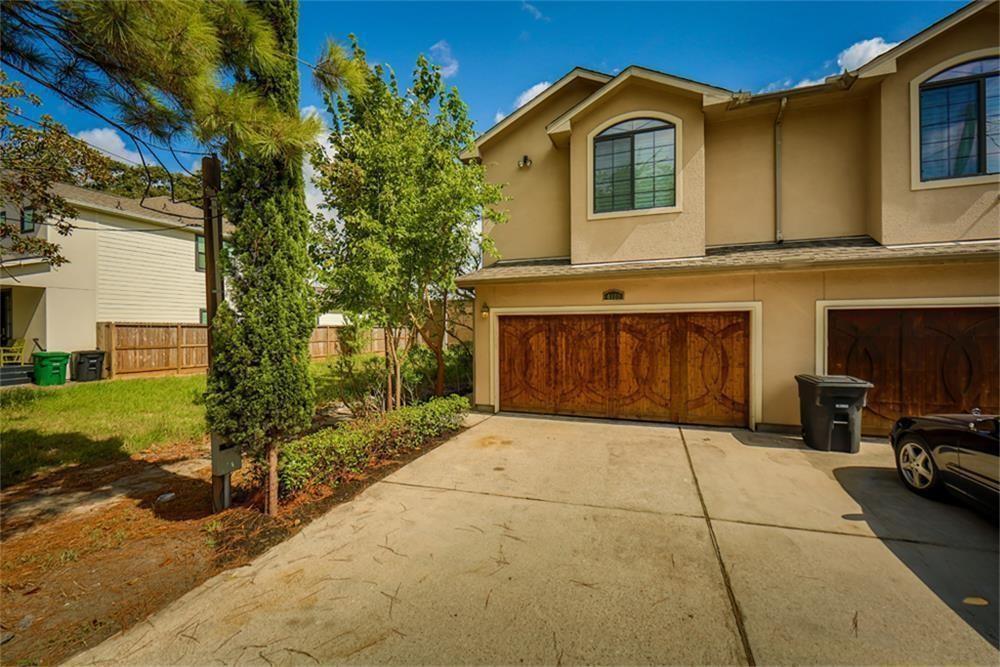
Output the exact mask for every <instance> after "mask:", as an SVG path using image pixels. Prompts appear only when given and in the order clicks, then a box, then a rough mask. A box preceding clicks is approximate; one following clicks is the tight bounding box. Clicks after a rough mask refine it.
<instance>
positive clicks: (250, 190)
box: [207, 0, 316, 514]
mask: <svg viewBox="0 0 1000 667" xmlns="http://www.w3.org/2000/svg"><path fill="white" fill-rule="evenodd" d="M254 6H255V8H256V9H257V11H258V12H259V13H260V15H261V16H263V17H265V18H266V20H267V21H268V22H269V23H270V24H271V25H272V26H273V28H274V34H275V37H276V40H277V48H278V50H279V51H280V52H281V53H284V54H288V55H294V54H295V53H296V52H297V37H296V34H297V26H298V7H297V4H296V3H295V2H294V0H270V1H268V2H261V3H259V4H256V3H255V5H254ZM278 63H279V64H278V65H277V66H270V65H269V66H268V67H266V68H256V67H251V68H249V70H248V72H247V76H245V77H243V78H241V80H240V82H239V85H241V86H243V87H245V88H246V89H248V90H251V91H253V93H254V94H255V95H257V96H259V97H260V99H263V100H266V101H267V102H268V103H269V104H271V105H273V107H274V108H275V109H276V110H278V111H279V112H280V113H283V114H294V113H296V112H297V109H298V99H299V77H298V70H297V66H296V62H295V59H294V58H291V57H290V58H286V59H283V60H279V61H278ZM302 157H303V154H302V153H301V152H299V153H294V152H291V153H278V154H273V155H271V154H266V155H262V154H260V153H256V154H248V155H239V156H236V157H234V158H232V159H230V161H229V168H228V169H227V170H226V173H225V180H224V183H223V203H224V211H225V213H226V215H227V217H228V219H229V221H230V222H232V223H234V224H235V232H234V234H233V236H232V239H231V250H230V254H229V260H228V262H229V265H228V267H227V270H226V278H227V279H226V288H227V302H226V303H224V304H222V306H221V307H220V309H219V312H218V314H217V315H216V318H215V321H214V327H213V333H214V336H215V341H216V342H217V349H218V353H217V355H216V357H215V359H214V366H213V372H212V376H211V378H210V379H209V392H208V400H207V405H208V419H209V423H210V424H211V425H212V428H213V430H214V431H216V432H218V433H221V434H223V435H225V436H226V437H228V438H229V439H230V440H231V441H232V442H235V443H238V444H239V445H241V446H242V447H243V448H244V450H246V451H249V452H251V453H253V454H255V455H257V456H258V457H260V458H263V459H264V460H265V461H266V465H267V470H268V484H267V490H268V492H267V511H268V513H270V514H274V513H276V512H277V509H278V476H277V471H278V468H277V464H278V447H279V441H280V440H281V439H282V438H285V437H287V436H289V435H291V434H294V433H295V432H297V431H299V430H301V429H302V428H303V427H305V426H307V425H308V424H309V423H310V419H311V417H312V414H313V408H314V405H313V401H314V387H313V382H312V379H311V376H310V374H309V337H310V335H311V334H312V331H313V328H314V327H315V326H316V309H315V303H314V302H315V293H314V290H313V288H312V286H311V285H310V283H309V278H310V276H311V275H312V273H313V272H312V264H311V262H310V259H309V254H308V246H307V244H308V241H309V235H310V229H309V225H310V216H309V212H308V209H307V208H306V204H305V191H304V183H303V178H302Z"/></svg>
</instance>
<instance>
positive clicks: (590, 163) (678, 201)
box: [587, 110, 684, 220]
mask: <svg viewBox="0 0 1000 667" xmlns="http://www.w3.org/2000/svg"><path fill="white" fill-rule="evenodd" d="M632 118H655V119H657V120H665V121H667V122H668V123H671V124H672V125H673V126H674V205H673V206H661V207H659V208H644V209H640V210H633V211H608V212H607V213H595V212H594V138H595V137H597V135H598V134H600V133H601V132H603V131H604V130H606V129H608V128H609V127H611V126H612V125H617V124H618V123H621V122H623V121H626V120H630V119H632ZM683 137H684V121H682V120H681V119H680V118H679V117H677V116H675V115H673V114H670V113H666V112H664V111H648V110H647V111H627V112H625V113H623V114H619V115H617V116H615V117H614V118H609V119H608V120H606V121H604V122H603V123H601V124H600V125H598V126H597V127H595V128H594V129H593V130H591V131H590V133H589V134H588V135H587V220H608V219H613V218H633V217H635V216H639V215H663V214H664V213H680V212H681V211H683V210H684V209H683V193H684V188H683V183H684V179H683V178H682V174H681V172H682V169H681V158H682V156H683V155H684V151H683V141H684V139H683Z"/></svg>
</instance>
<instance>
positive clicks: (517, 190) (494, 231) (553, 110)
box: [479, 79, 599, 264]
mask: <svg viewBox="0 0 1000 667" xmlns="http://www.w3.org/2000/svg"><path fill="white" fill-rule="evenodd" d="M598 87H599V84H598V83H596V82H594V81H590V80H587V79H577V80H576V81H574V82H572V83H570V84H567V85H566V86H565V87H564V88H563V89H562V90H559V91H558V92H556V93H555V94H553V95H552V96H551V97H549V98H548V99H546V100H544V101H543V102H542V103H540V104H539V105H538V106H537V107H535V108H533V109H531V110H530V111H529V112H528V114H527V115H525V116H524V117H523V118H521V119H520V120H519V121H518V122H517V123H516V124H515V125H513V126H512V127H511V128H509V129H508V130H506V131H505V132H504V133H503V134H501V135H498V137H497V139H496V140H494V141H490V142H487V143H485V144H483V145H482V146H480V148H479V151H480V156H481V157H482V161H483V164H484V165H485V166H486V169H487V176H488V178H489V180H490V181H491V182H493V183H501V184H503V185H504V191H505V193H506V194H507V195H509V196H510V197H511V199H510V200H509V201H508V202H506V203H505V204H504V206H503V208H505V209H506V211H507V215H508V218H509V219H508V221H507V222H506V223H505V224H503V225H491V224H489V223H487V225H486V227H485V229H486V231H487V232H488V233H489V234H490V235H491V236H492V237H493V240H494V242H495V243H496V246H497V249H498V250H499V251H500V256H501V258H502V259H524V258H534V257H568V256H569V203H570V195H569V150H568V149H566V148H562V149H557V148H556V147H555V146H553V145H552V142H551V141H550V140H549V135H548V134H547V133H546V131H545V126H546V125H548V124H549V123H550V122H551V121H552V120H553V119H554V118H556V117H557V116H558V115H560V114H561V113H563V112H564V111H566V110H567V109H569V108H570V107H571V106H573V105H574V104H576V103H577V102H579V101H580V100H582V99H583V98H584V97H586V96H587V95H589V94H590V93H591V92H593V91H594V90H595V89H596V88H598ZM525 155H527V156H528V157H529V158H531V162H532V165H531V167H530V168H527V169H519V168H518V166H517V163H518V161H519V160H520V159H521V158H522V157H523V156H525ZM485 261H486V263H487V264H492V263H493V262H494V261H496V259H495V258H493V257H490V256H487V257H486V258H485Z"/></svg>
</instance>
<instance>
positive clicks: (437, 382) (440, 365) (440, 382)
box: [431, 345, 444, 396]
mask: <svg viewBox="0 0 1000 667" xmlns="http://www.w3.org/2000/svg"><path fill="white" fill-rule="evenodd" d="M431 350H432V351H433V352H434V358H435V359H437V376H435V378H434V395H435V396H444V345H442V346H441V347H439V348H437V349H434V348H431Z"/></svg>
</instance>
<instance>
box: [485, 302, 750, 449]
mask: <svg viewBox="0 0 1000 667" xmlns="http://www.w3.org/2000/svg"><path fill="white" fill-rule="evenodd" d="M732 311H740V312H748V313H750V378H749V380H750V397H749V399H750V406H749V410H748V412H749V421H750V423H749V428H750V430H756V429H757V424H759V423H760V422H761V415H762V406H763V397H764V369H763V365H762V364H763V360H764V338H763V314H764V306H763V304H762V302H760V301H715V302H711V301H708V302H697V303H670V304H659V303H657V304H617V305H607V304H601V305H598V306H537V307H523V308H491V309H490V331H489V338H490V403H491V404H492V406H493V412H494V413H497V412H500V347H499V342H500V341H499V340H498V333H499V331H500V329H499V319H498V318H500V317H501V316H503V315H594V314H601V313H693V312H698V313H713V312H732Z"/></svg>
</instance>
